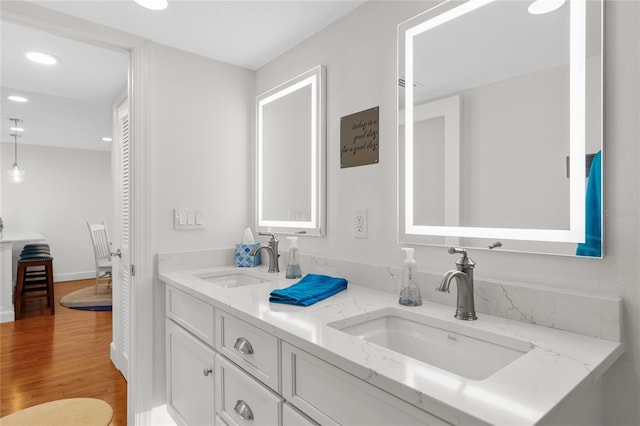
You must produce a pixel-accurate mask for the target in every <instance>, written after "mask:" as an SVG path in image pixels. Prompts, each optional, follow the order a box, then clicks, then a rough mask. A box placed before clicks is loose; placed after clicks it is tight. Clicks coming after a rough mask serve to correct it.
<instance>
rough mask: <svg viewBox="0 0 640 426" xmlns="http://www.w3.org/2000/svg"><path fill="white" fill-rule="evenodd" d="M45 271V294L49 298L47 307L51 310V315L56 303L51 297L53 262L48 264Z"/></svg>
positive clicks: (54, 310)
mask: <svg viewBox="0 0 640 426" xmlns="http://www.w3.org/2000/svg"><path fill="white" fill-rule="evenodd" d="M46 269H47V294H48V296H49V307H50V308H51V315H54V314H55V312H56V302H55V297H54V295H53V261H52V262H49V264H48V265H47V266H46Z"/></svg>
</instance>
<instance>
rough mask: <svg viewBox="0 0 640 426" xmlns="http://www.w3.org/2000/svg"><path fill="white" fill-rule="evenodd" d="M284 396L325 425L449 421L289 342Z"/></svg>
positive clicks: (439, 423) (285, 348)
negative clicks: (420, 408) (408, 402)
mask: <svg viewBox="0 0 640 426" xmlns="http://www.w3.org/2000/svg"><path fill="white" fill-rule="evenodd" d="M282 396H283V397H284V398H285V399H286V400H287V402H289V403H291V404H293V405H295V406H296V407H297V408H298V409H300V410H301V411H303V412H304V413H305V414H307V415H308V416H309V417H311V418H312V419H313V420H315V421H317V422H318V423H320V424H321V425H367V426H373V425H379V426H387V425H396V426H401V425H437V426H443V425H446V424H447V423H445V422H443V421H442V420H440V419H438V418H437V417H434V416H432V415H430V414H428V413H426V412H424V411H422V410H419V409H418V408H416V407H414V406H412V405H410V404H407V403H406V402H404V401H402V400H400V399H398V398H396V397H394V396H392V395H390V394H388V393H386V392H384V391H382V390H380V389H378V388H377V387H375V386H373V385H370V384H368V383H366V382H364V381H362V380H360V379H358V378H357V377H354V376H352V375H350V374H348V373H346V372H344V371H342V370H340V369H339V368H336V367H334V366H332V365H330V364H328V363H326V362H324V361H322V360H321V359H319V358H316V357H315V356H313V355H311V354H309V353H307V352H305V351H303V350H301V349H298V348H296V347H295V346H292V345H290V344H288V343H285V342H282Z"/></svg>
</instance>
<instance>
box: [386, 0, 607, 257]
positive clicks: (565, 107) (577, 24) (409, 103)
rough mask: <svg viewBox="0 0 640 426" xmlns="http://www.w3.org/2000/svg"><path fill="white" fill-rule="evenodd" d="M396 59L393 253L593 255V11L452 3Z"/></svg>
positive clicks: (597, 140) (596, 111)
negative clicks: (440, 248)
mask: <svg viewBox="0 0 640 426" xmlns="http://www.w3.org/2000/svg"><path fill="white" fill-rule="evenodd" d="M541 3H544V4H542V6H545V5H546V4H551V3H553V4H554V5H555V9H554V8H549V9H551V10H547V11H546V13H535V14H534V13H533V12H536V8H538V7H539V6H540V5H541ZM398 49H399V55H398V76H399V86H398V88H399V91H398V125H399V129H398V130H399V143H398V163H399V164H398V170H399V176H398V181H399V214H398V218H399V239H400V241H401V242H404V243H416V244H436V245H459V246H465V247H478V248H485V247H488V246H490V245H492V244H493V243H495V242H496V241H500V242H501V243H502V246H501V247H499V248H497V249H496V250H509V251H526V252H538V253H549V254H559V255H578V256H590V257H601V255H602V243H601V241H602V191H601V185H602V160H603V159H602V2H601V1H584V0H571V1H570V0H566V1H561V0H560V1H553V2H549V1H548V0H537V1H525V0H523V1H509V0H506V1H504V0H468V1H457V2H454V1H448V2H444V3H442V4H440V5H439V6H437V7H435V8H433V9H430V10H428V11H426V12H424V13H422V14H420V15H418V16H416V17H414V18H412V19H410V20H409V21H406V22H404V23H402V24H401V25H400V26H399V27H398Z"/></svg>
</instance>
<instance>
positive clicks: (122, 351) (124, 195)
mask: <svg viewBox="0 0 640 426" xmlns="http://www.w3.org/2000/svg"><path fill="white" fill-rule="evenodd" d="M116 117H117V120H116V123H115V125H116V132H117V133H116V132H114V133H116V134H117V135H118V138H117V140H116V141H115V142H117V143H114V146H113V149H114V151H113V155H112V159H113V161H114V163H116V164H115V165H116V167H114V168H113V170H114V188H115V191H114V192H115V198H116V203H115V205H116V208H115V217H114V219H115V220H114V222H115V226H116V236H117V238H116V240H115V241H114V246H113V249H114V251H116V250H117V249H120V253H121V255H120V257H113V342H112V344H111V346H112V347H111V360H112V361H113V363H114V365H115V366H116V368H118V369H119V370H120V371H121V372H122V374H123V376H124V377H125V379H127V378H128V372H129V354H130V349H131V257H130V253H131V250H130V244H129V242H130V238H129V236H130V226H129V225H130V220H129V218H130V208H129V206H130V185H129V181H130V168H129V165H130V161H129V159H130V155H129V154H130V144H129V142H130V139H129V105H128V101H127V100H126V99H125V100H124V101H123V102H121V103H120V104H118V105H117V109H116Z"/></svg>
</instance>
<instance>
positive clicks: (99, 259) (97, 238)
mask: <svg viewBox="0 0 640 426" xmlns="http://www.w3.org/2000/svg"><path fill="white" fill-rule="evenodd" d="M87 227H88V228H89V234H90V235H91V243H92V244H93V253H94V255H95V258H96V268H99V267H100V265H104V264H105V263H107V262H111V243H110V242H109V233H108V232H107V227H106V226H105V225H104V222H103V223H100V224H92V223H89V222H87Z"/></svg>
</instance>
